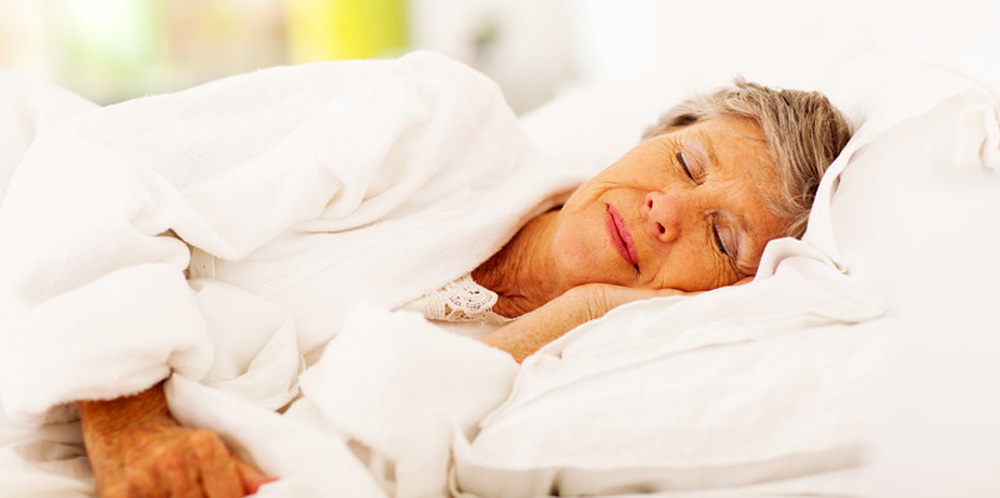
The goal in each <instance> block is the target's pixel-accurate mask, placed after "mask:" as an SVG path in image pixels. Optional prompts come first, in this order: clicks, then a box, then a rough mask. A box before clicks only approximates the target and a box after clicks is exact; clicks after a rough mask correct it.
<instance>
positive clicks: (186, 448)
mask: <svg viewBox="0 0 1000 498" xmlns="http://www.w3.org/2000/svg"><path fill="white" fill-rule="evenodd" d="M77 406H78V407H79V409H80V421H81V424H82V427H83V438H84V444H85V446H86V448H87V454H88V456H89V458H90V462H91V465H92V466H93V468H94V477H95V480H96V481H97V492H98V495H99V496H101V497H102V498H109V497H115V498H116V497H126V496H144V497H146V496H148V497H154V496H164V497H166V496H184V497H212V498H215V497H241V496H245V495H247V494H252V493H256V492H257V488H259V487H260V486H261V485H262V484H264V483H266V482H269V481H271V480H273V479H271V478H268V477H266V476H264V475H263V474H261V473H260V471H258V470H257V469H255V468H253V467H252V466H250V465H249V464H247V463H246V462H243V461H242V460H240V459H239V458H237V457H236V456H235V455H233V454H232V452H230V451H229V449H228V448H227V447H226V445H225V443H223V442H222V439H221V438H220V437H219V435H218V434H215V433H214V432H211V431H208V430H205V429H191V428H188V427H184V426H182V425H180V423H178V422H177V421H176V420H174V418H173V417H171V416H170V413H169V411H168V408H167V401H166V396H165V395H164V393H163V385H162V384H157V385H155V386H153V387H152V388H150V389H148V390H146V391H143V392H141V393H139V394H137V395H135V396H129V397H124V398H118V399H115V400H111V401H81V402H79V403H78V404H77Z"/></svg>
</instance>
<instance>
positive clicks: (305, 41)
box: [0, 0, 409, 104]
mask: <svg viewBox="0 0 1000 498" xmlns="http://www.w3.org/2000/svg"><path fill="white" fill-rule="evenodd" d="M0 7H3V9H0V16H4V17H6V19H0V44H2V45H6V49H5V50H0V56H3V57H5V58H6V59H8V60H6V61H0V62H3V63H4V66H8V67H9V65H10V64H11V63H10V62H9V60H10V59H11V58H12V57H14V56H16V57H20V59H21V60H20V61H18V62H20V63H21V64H20V65H21V66H28V68H29V70H33V71H35V72H38V73H41V74H42V76H45V77H48V78H50V79H53V80H55V81H57V82H58V83H60V84H63V85H64V86H67V87H69V88H71V89H74V90H75V91H77V92H79V93H81V94H83V95H84V96H86V97H88V98H91V99H93V100H95V101H97V102H99V103H103V104H107V103H112V102H116V101H120V100H124V99H128V98H132V97H136V96H140V95H143V94H147V93H159V92H163V91H171V90H175V89H179V88H184V87H188V86H191V85H195V84H198V83H201V82H204V81H208V80H212V79H216V78H219V77H222V76H227V75H230V74H235V73H241V72H246V71H251V70H254V69H258V68H262V67H269V66H274V65H283V64H295V63H304V62H313V61H319V60H336V59H356V58H372V57H386V56H395V55H399V54H400V53H403V52H405V51H406V49H407V47H408V43H409V41H408V33H409V26H408V18H407V2H406V0H41V1H37V2H34V1H33V2H23V1H22V0H0ZM18 17H21V19H18ZM28 20H30V21H31V22H26V21H28Z"/></svg>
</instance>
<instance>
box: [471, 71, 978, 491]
mask: <svg viewBox="0 0 1000 498" xmlns="http://www.w3.org/2000/svg"><path fill="white" fill-rule="evenodd" d="M832 74H833V76H834V77H833V78H831V79H830V80H829V81H827V82H826V83H825V84H824V85H823V86H821V87H818V89H820V90H824V91H826V92H827V93H828V94H829V95H830V97H831V100H833V101H834V102H835V103H836V104H838V105H839V106H841V107H842V108H843V109H844V110H845V111H846V112H847V113H848V114H849V115H850V116H852V117H853V118H854V119H856V120H857V121H858V123H859V125H860V126H859V127H858V133H857V134H856V135H855V138H854V139H852V141H851V143H850V144H849V146H848V148H847V149H845V154H843V155H842V156H841V158H839V159H838V161H837V162H836V163H835V164H834V165H833V167H832V168H831V171H830V174H829V175H828V176H827V177H826V178H825V179H824V182H823V185H822V186H821V190H820V193H819V196H818V198H817V203H816V205H815V206H814V211H813V214H812V217H811V219H810V228H809V231H808V233H807V235H806V237H805V238H804V240H803V241H794V240H787V239H786V240H783V241H779V242H777V243H774V244H772V245H771V246H769V248H768V251H767V253H766V254H765V258H764V259H765V261H763V262H762V270H761V273H762V274H763V275H760V276H759V277H758V281H756V282H754V283H753V284H750V285H746V286H741V287H737V288H730V289H722V290H719V291H716V292H711V293H706V294H702V295H700V296H696V297H692V298H682V299H678V298H671V299H660V300H650V301H645V302H641V303H632V304H629V305H626V306H623V307H621V308H619V309H616V310H614V311H613V312H612V313H609V314H608V315H607V316H606V317H604V318H603V319H601V320H598V321H595V322H591V323H589V324H587V325H584V326H583V327H580V328H578V329H576V330H575V331H573V332H571V333H570V334H567V335H566V336H564V337H563V338H562V339H560V340H558V341H556V342H555V343H553V344H551V345H550V346H548V347H546V348H545V349H543V351H542V352H541V353H540V354H538V355H536V356H534V357H532V358H529V360H528V361H527V362H526V363H525V365H524V367H523V368H522V370H521V373H520V376H519V378H518V380H517V382H516V384H515V389H514V392H513V393H512V395H511V397H510V399H509V400H508V402H507V403H505V404H504V405H503V406H501V407H500V408H499V409H498V410H497V411H495V412H494V413H493V414H492V415H491V416H490V417H488V418H487V419H486V420H484V421H483V423H482V428H481V432H480V433H479V434H478V436H477V437H476V438H475V439H474V440H473V441H472V442H471V443H469V444H465V443H463V442H459V443H458V444H457V445H456V447H455V449H454V451H455V459H456V465H455V469H454V475H453V482H454V483H455V486H456V487H457V489H459V490H461V491H462V492H466V493H470V494H471V495H476V496H536V495H543V494H550V493H556V494H613V493H623V492H647V491H684V490H704V489H720V488H729V487H739V486H748V485H751V484H754V483H756V484H757V487H756V488H754V489H756V490H757V491H761V489H762V488H761V487H760V486H761V484H760V483H765V484H767V483H772V484H774V485H775V486H778V485H779V484H780V482H781V481H783V480H788V479H793V478H803V477H809V476H822V475H831V474H830V473H833V472H837V471H843V470H844V469H851V468H855V467H857V466H860V465H861V464H862V462H863V460H864V458H865V456H866V450H867V446H868V443H869V441H870V434H869V432H868V431H869V429H870V421H871V418H872V416H873V410H874V406H875V405H876V400H877V399H878V397H879V391H878V381H877V377H878V371H879V368H880V367H881V365H882V363H883V361H884V353H885V349H886V345H887V341H888V337H889V336H890V334H891V332H892V330H893V326H894V324H895V323H896V321H895V320H894V318H893V316H892V310H893V306H894V301H893V299H894V296H895V294H896V292H897V291H898V290H899V287H900V285H902V284H903V283H904V282H905V280H903V279H902V278H901V277H902V275H903V274H904V272H905V268H901V266H900V264H899V263H898V260H899V257H898V256H899V252H900V251H902V250H904V249H905V248H903V247H901V246H900V244H901V242H900V240H901V239H900V237H902V236H903V235H905V234H900V233H899V229H897V228H896V227H897V226H899V225H901V223H898V221H899V220H898V218H901V217H904V216H906V213H905V211H904V210H903V209H902V208H901V207H900V206H902V205H904V204H901V203H900V202H899V200H898V197H899V196H901V195H905V189H902V188H901V187H900V186H901V185H905V183H904V182H902V181H901V178H903V177H905V176H907V175H911V174H914V173H915V172H917V171H921V170H923V171H932V170H935V169H941V168H948V167H952V165H956V164H957V165H958V166H959V167H966V168H977V167H980V168H981V167H983V166H984V161H987V158H986V157H985V156H984V155H982V154H981V153H980V152H981V149H982V146H983V140H986V139H988V138H989V136H990V133H992V134H993V136H994V137H995V135H996V133H995V131H991V128H990V127H994V128H995V127H996V109H997V108H996V103H995V101H993V100H992V99H991V98H990V97H989V95H988V94H987V93H986V92H983V91H982V90H981V89H978V88H977V87H976V85H974V84H973V83H971V82H970V81H969V80H966V79H964V78H960V77H957V76H955V75H951V74H948V73H946V72H943V71H938V70H932V69H928V68H920V67H914V66H908V65H905V64H901V63H890V62H889V61H885V60H883V59H876V58H871V57H861V58H859V59H856V60H852V61H850V62H849V63H846V64H843V65H842V66H840V67H839V70H838V71H837V72H835V73H832ZM762 82H763V83H765V84H778V85H779V86H781V82H780V81H773V82H772V81H762ZM654 87H655V85H654ZM623 88H628V89H629V91H628V92H626V93H624V95H627V99H626V100H629V101H632V99H635V101H638V102H652V101H655V99H656V97H649V96H648V95H639V94H638V92H635V93H631V92H634V89H635V88H636V87H634V86H633V87H623ZM607 92H608V90H607V89H601V90H600V91H599V93H598V94H597V95H598V96H602V97H603V96H606V95H608V93H607ZM610 94H611V95H614V92H611V93H610ZM571 98H572V99H573V100H570V101H568V102H570V103H571V104H570V105H569V107H568V108H569V109H574V110H578V109H581V108H584V107H583V106H584V105H585V104H587V102H588V97H587V96H586V95H585V94H579V95H576V96H573V97H571ZM646 98H649V100H645V99H646ZM560 104H562V103H556V104H553V106H552V107H550V108H549V109H558V107H556V106H557V105H560ZM629 105H630V106H631V105H635V102H632V103H631V104H629ZM639 107H641V106H639ZM639 107H628V109H638V108H639ZM603 112H607V111H602V113H603ZM629 112H632V111H629ZM990 113H992V116H993V119H992V121H991V120H990V119H986V118H988V117H989V116H990V115H991V114H990ZM570 114H571V119H574V120H575V119H578V118H579V115H577V114H574V113H570ZM603 115H604V114H600V115H599V116H603ZM554 116H555V113H554V111H553V115H550V116H548V117H546V119H553V118H554ZM526 119H527V118H526ZM532 119H541V118H538V117H533V118H532ZM572 126H573V124H572V123H571V124H569V125H567V128H572ZM567 128H560V129H567ZM529 129H530V128H529ZM547 129H549V130H551V129H553V128H547ZM956 130H958V131H959V132H958V133H956ZM571 137H573V138H577V139H579V140H580V141H581V143H582V145H581V150H584V151H587V153H588V154H589V150H588V148H589V147H596V144H597V142H601V140H600V137H586V136H582V135H576V134H571ZM591 138H593V141H592V140H590V139H591ZM621 140H622V139H621V138H619V137H618V136H617V135H616V136H615V137H614V139H609V140H607V141H605V142H601V143H602V144H603V145H607V144H611V143H615V144H617V143H618V142H620V141H621ZM543 142H544V143H548V144H550V145H551V144H556V145H558V142H556V141H555V139H554V138H552V137H545V138H544V139H542V140H539V143H543ZM562 144H563V145H571V144H570V142H569V141H566V142H562ZM615 146H619V145H615ZM597 148H598V149H600V147H597ZM557 149H558V147H556V146H554V145H553V147H552V150H553V151H555V153H554V155H558V156H560V157H562V158H571V157H573V156H572V154H573V153H574V150H572V149H573V147H567V148H566V149H564V150H557ZM600 152H605V153H606V151H604V150H602V151H600ZM563 160H565V159H563ZM796 482H799V483H800V484H801V483H803V482H813V483H815V486H816V487H815V488H813V489H804V488H803V489H800V491H801V492H803V493H807V492H812V493H833V494H838V493H840V494H855V493H861V492H862V490H861V489H858V488H857V486H858V483H857V482H856V480H853V479H845V480H836V479H835V480H832V481H831V480H829V479H819V480H815V481H808V480H807V481H796ZM801 485H802V486H805V487H806V488H808V486H809V484H801ZM731 491H732V492H733V493H734V494H735V491H733V490H731Z"/></svg>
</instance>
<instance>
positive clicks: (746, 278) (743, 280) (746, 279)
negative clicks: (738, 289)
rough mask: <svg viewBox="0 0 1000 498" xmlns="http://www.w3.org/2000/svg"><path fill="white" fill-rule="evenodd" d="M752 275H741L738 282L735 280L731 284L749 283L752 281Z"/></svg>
mask: <svg viewBox="0 0 1000 498" xmlns="http://www.w3.org/2000/svg"><path fill="white" fill-rule="evenodd" d="M753 277H754V276H753V275H750V276H749V277H743V278H742V279H740V281H739V282H736V283H735V284H733V285H743V284H749V283H750V282H753Z"/></svg>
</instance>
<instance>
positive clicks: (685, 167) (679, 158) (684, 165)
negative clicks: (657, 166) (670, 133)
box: [674, 151, 696, 182]
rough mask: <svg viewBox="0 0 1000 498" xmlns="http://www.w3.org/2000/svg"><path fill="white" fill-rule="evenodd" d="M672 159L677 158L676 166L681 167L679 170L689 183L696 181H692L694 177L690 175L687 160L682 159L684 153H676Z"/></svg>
mask: <svg viewBox="0 0 1000 498" xmlns="http://www.w3.org/2000/svg"><path fill="white" fill-rule="evenodd" d="M674 157H676V158H677V164H680V165H681V169H683V170H684V174H685V175H687V177H688V178H690V179H691V181H693V182H695V181H696V180H695V179H694V175H692V174H691V169H690V168H688V164H687V160H686V159H684V151H677V153H676V154H674Z"/></svg>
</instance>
